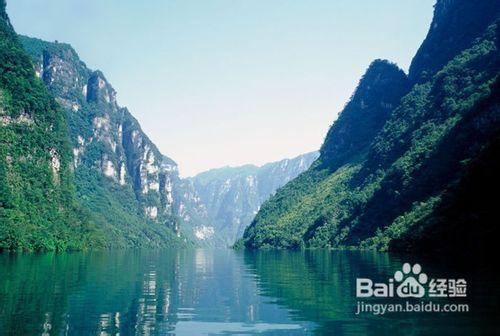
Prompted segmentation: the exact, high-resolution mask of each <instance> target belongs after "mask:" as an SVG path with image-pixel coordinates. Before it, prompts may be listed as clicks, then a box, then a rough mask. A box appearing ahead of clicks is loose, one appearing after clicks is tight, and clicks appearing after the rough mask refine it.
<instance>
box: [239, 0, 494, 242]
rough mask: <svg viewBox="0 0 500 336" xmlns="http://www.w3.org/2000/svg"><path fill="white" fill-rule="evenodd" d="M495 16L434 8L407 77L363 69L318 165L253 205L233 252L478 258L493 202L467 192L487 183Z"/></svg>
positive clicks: (471, 7) (468, 6)
mask: <svg viewBox="0 0 500 336" xmlns="http://www.w3.org/2000/svg"><path fill="white" fill-rule="evenodd" d="M499 8H500V6H498V3H497V2H495V1H474V2H473V1H465V0H439V1H438V2H437V4H436V10H435V17H434V19H433V22H432V25H431V28H430V30H429V33H428V36H427V37H426V39H425V41H424V43H423V44H422V46H421V47H420V49H419V51H418V52H417V55H416V56H415V59H414V60H413V62H412V66H411V69H410V75H409V79H408V80H405V79H403V77H404V76H401V75H390V73H394V74H395V73H398V71H396V70H395V69H392V70H391V69H390V68H389V67H390V65H389V64H386V65H385V66H384V68H383V69H378V67H375V63H374V64H372V65H371V66H370V68H369V69H368V70H367V73H366V74H365V76H364V77H363V78H362V80H361V81H360V83H359V85H358V88H357V89H356V92H355V93H354V95H353V97H352V98H351V100H350V102H349V103H348V104H347V105H346V107H345V108H344V110H343V111H342V113H341V114H340V115H339V118H338V120H337V121H336V122H335V123H334V124H333V126H332V127H331V129H330V131H329V132H328V135H327V137H326V139H325V143H324V145H323V147H322V149H321V156H320V158H319V159H318V161H317V162H316V163H315V164H314V165H313V166H312V167H311V169H309V170H308V171H307V172H305V173H304V174H301V175H300V176H299V177H298V178H297V179H295V180H294V181H292V182H291V183H288V184H287V185H285V186H284V187H283V188H281V189H280V190H279V191H278V192H277V194H276V195H275V196H274V197H272V198H271V199H270V200H269V201H268V202H266V203H265V204H264V205H263V206H262V208H261V210H260V211H259V213H258V214H257V216H256V217H255V220H254V221H253V222H252V225H251V226H250V227H249V228H248V229H247V230H246V231H245V235H244V238H243V240H242V241H241V242H240V244H244V245H245V246H246V247H248V248H261V247H279V248H298V247H303V246H309V247H346V246H354V247H362V248H378V249H388V248H392V249H408V250H410V249H411V250H418V249H423V248H424V247H428V248H429V250H438V249H440V248H442V246H440V243H439V242H441V243H442V242H443V241H445V240H447V239H448V238H449V237H453V240H452V241H450V242H449V244H447V249H448V250H454V251H457V250H460V249H461V248H466V247H472V246H475V247H478V246H479V247H482V248H485V247H486V246H487V242H488V241H490V240H491V238H488V237H492V236H495V235H497V234H498V229H497V228H496V227H495V226H494V225H492V224H493V223H492V222H488V221H487V220H486V218H488V217H490V216H493V214H494V213H495V211H496V208H497V207H498V205H499V204H498V197H497V196H492V195H491V194H490V193H487V192H486V193H480V192H479V190H478V189H477V187H476V186H475V184H477V185H482V186H483V187H484V188H485V190H489V191H492V186H495V185H498V176H496V175H494V174H492V173H491V169H492V168H493V167H496V166H498V162H497V160H496V159H494V157H495V155H494V153H496V152H497V151H498V145H497V144H498V137H499V134H500V112H499V109H498V75H499V70H500V62H499V57H498V35H499V28H498V18H499ZM374 71H381V72H380V73H377V72H375V73H374V74H373V73H372V74H370V73H371V72H374ZM399 73H400V72H399ZM384 77H385V78H387V79H388V80H387V81H379V82H378V84H379V85H381V86H380V87H379V88H378V89H374V87H375V85H377V81H376V80H375V79H376V78H384ZM398 83H399V84H398ZM387 96H389V97H390V98H389V99H388V98H387ZM367 101H368V102H370V103H369V104H366V103H365V102H367ZM387 103H389V104H387ZM366 105H367V106H366ZM366 111H369V112H370V114H369V115H367V114H366V113H365V112H366ZM367 117H368V120H367ZM366 128H369V129H366ZM479 171H482V172H484V175H483V176H482V177H481V174H480V173H478V172H479ZM485 176H489V177H490V178H491V180H490V181H489V183H487V182H486V181H484V177H485ZM466 190H468V191H470V192H471V194H473V195H474V197H475V199H474V200H472V199H471V198H470V196H467V192H466ZM467 200H469V201H471V202H470V203H469V204H467ZM466 204H467V206H466ZM454 213H455V214H454ZM456 214H460V216H459V218H461V220H460V221H458V222H457V221H456V220H457V218H458V217H456ZM476 225H477V230H478V232H474V234H466V231H467V230H466V229H465V227H467V226H468V228H469V229H468V230H469V231H471V230H472V231H474V229H471V228H472V227H473V226H474V227H476ZM453 232H455V233H458V232H461V234H463V236H461V237H458V236H457V235H456V234H453ZM464 233H465V234H464ZM447 235H449V237H448V236H447ZM447 237H448V238H447Z"/></svg>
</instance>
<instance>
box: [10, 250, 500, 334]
mask: <svg viewBox="0 0 500 336" xmlns="http://www.w3.org/2000/svg"><path fill="white" fill-rule="evenodd" d="M403 261H410V262H414V261H415V260H411V259H408V258H406V257H400V256H394V255H389V254H382V253H361V252H330V251H306V252H284V251H268V252H235V251H230V250H227V251H226V250H223V251H212V250H178V251H169V250H162V251H138V250H129V251H106V252H89V253H64V254H50V253H49V254H1V255H0V331H1V332H0V334H6V335H35V334H42V335H174V334H175V335H216V334H247V335H248V334H259V335H262V334H264V335H309V334H318V335H322V334H324V335H332V334H336V335H355V334H368V335H370V334H371V335H375V334H380V335H384V334H387V333H389V332H391V333H393V334H396V335H399V334H408V333H410V332H411V333H414V334H430V333H435V334H442V333H443V332H444V331H449V330H451V331H453V332H455V333H459V332H460V333H464V334H466V333H469V334H470V333H477V331H478V330H481V331H488V332H494V331H496V329H495V328H496V321H495V320H496V312H497V311H498V308H499V307H498V301H497V300H495V298H498V290H496V291H495V290H494V287H495V286H496V281H495V280H493V279H495V277H492V276H491V275H490V274H488V273H487V271H486V269H483V268H479V266H477V265H474V266H473V267H470V266H469V267H466V268H460V267H459V266H457V267H455V266H453V265H451V264H450V262H446V263H439V262H436V261H435V260H428V261H420V262H421V263H423V264H424V265H426V267H427V268H426V270H428V272H434V271H435V272H438V273H436V274H439V272H441V274H443V273H442V271H443V270H445V271H446V273H444V275H446V276H448V277H454V276H455V275H458V274H460V275H462V276H466V275H465V274H463V272H465V271H467V272H468V274H467V276H469V277H470V286H471V291H472V292H471V300H472V301H471V302H470V303H471V305H472V306H473V307H474V309H476V311H474V312H472V313H469V314H468V315H466V316H464V315H456V314H455V315H449V316H440V315H438V314H436V315H432V316H429V315H422V314H420V316H419V315H418V314H414V315H410V316H408V315H404V316H401V315H392V316H389V315H387V316H382V317H381V316H370V315H366V316H355V314H354V311H355V298H354V293H355V287H354V286H355V278H356V277H358V276H369V277H371V278H373V279H374V280H377V279H380V280H383V279H386V278H387V277H388V276H389V275H390V274H391V273H394V270H395V269H397V267H400V266H401V263H402V262H403ZM471 270H472V271H473V272H472V273H471ZM458 318H459V319H458Z"/></svg>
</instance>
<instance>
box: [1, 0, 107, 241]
mask: <svg viewBox="0 0 500 336" xmlns="http://www.w3.org/2000/svg"><path fill="white" fill-rule="evenodd" d="M5 6H6V4H5V0H0V250H4V249H27V250H41V249H44V250H65V249H82V248H88V247H93V246H102V243H103V237H102V235H101V234H100V232H99V231H98V229H97V228H96V226H95V225H93V224H92V223H91V220H90V216H89V214H88V213H87V212H86V211H84V209H82V208H81V207H80V206H79V205H78V204H77V199H76V196H75V190H74V185H73V173H72V170H71V166H72V162H71V160H72V159H71V157H72V155H71V146H70V143H69V138H68V134H67V126H66V125H67V119H66V115H65V113H64V112H63V111H62V110H61V109H60V107H59V106H58V104H57V103H56V102H55V100H54V99H53V98H52V97H51V95H50V94H49V92H48V91H47V90H46V88H45V87H44V85H43V83H42V81H41V80H40V79H38V78H37V77H36V75H35V71H34V69H33V66H32V63H31V61H30V58H29V56H28V55H27V54H26V53H25V52H24V50H23V46H22V45H21V43H20V42H19V39H18V37H17V35H16V33H15V32H14V30H13V28H12V26H11V24H10V21H9V18H8V16H7V14H6V12H5Z"/></svg>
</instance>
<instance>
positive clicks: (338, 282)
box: [244, 250, 500, 335]
mask: <svg viewBox="0 0 500 336" xmlns="http://www.w3.org/2000/svg"><path fill="white" fill-rule="evenodd" d="M244 259H245V264H246V265H247V268H248V270H249V272H252V273H255V274H256V275H257V276H258V284H259V288H260V289H261V291H262V295H265V296H268V297H269V298H272V299H273V300H274V301H275V302H276V304H278V305H280V306H284V307H287V308H288V309H290V310H291V312H292V316H293V317H294V318H297V319H301V320H304V319H305V320H310V321H314V322H315V323H316V324H317V328H316V329H315V330H314V333H315V334H317V335H387V334H391V335H447V334H449V335H457V334H460V335H471V334H498V333H499V332H500V323H499V321H498V318H497V314H498V312H499V311H500V309H499V308H500V300H499V298H500V295H499V292H500V291H499V288H498V287H497V286H498V284H499V282H498V275H497V274H496V273H497V272H496V271H495V270H494V269H492V268H491V266H492V265H491V264H488V263H486V262H482V261H481V260H468V261H464V260H455V259H453V258H441V257H439V256H438V257H434V258H430V257H425V258H416V257H414V256H408V255H398V254H388V253H378V252H362V251H326V250H316V251H297V252H289V251H246V252H244ZM405 262H410V263H411V264H414V263H420V264H421V265H422V268H423V270H424V272H426V273H427V274H428V276H429V277H430V278H446V279H459V278H465V279H466V280H467V282H468V294H467V297H466V298H446V299H436V298H434V299H433V300H432V302H439V303H441V304H446V303H459V304H462V303H464V304H468V305H469V312H467V313H435V312H430V313H425V312H423V313H408V312H406V313H391V314H384V315H374V314H372V313H361V314H356V311H357V302H358V300H357V299H356V278H358V277H359V278H370V279H372V280H373V281H374V282H385V283H387V281H388V279H389V278H391V277H393V276H394V272H395V271H396V270H398V269H401V267H402V264H403V263H405ZM362 301H363V302H365V303H400V302H401V299H399V298H398V299H380V298H374V299H372V298H370V299H363V300H362ZM403 301H405V300H403ZM428 301H429V299H427V301H426V302H428ZM412 302H413V301H412Z"/></svg>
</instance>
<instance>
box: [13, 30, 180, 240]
mask: <svg viewBox="0 0 500 336" xmlns="http://www.w3.org/2000/svg"><path fill="white" fill-rule="evenodd" d="M20 39H21V41H22V43H23V45H24V47H25V49H26V50H27V51H28V53H29V54H30V55H31V57H32V59H33V61H34V64H35V70H36V74H37V76H38V77H39V78H41V79H42V80H43V82H44V83H45V85H46V86H47V88H48V89H49V91H50V92H51V93H52V94H53V95H54V96H55V97H56V100H57V102H59V104H60V105H61V106H62V107H63V108H64V110H65V112H66V115H67V119H68V123H69V126H70V127H69V128H70V136H71V145H72V151H73V162H72V167H73V169H74V171H75V175H76V189H77V194H78V197H79V199H80V200H81V202H82V203H83V204H84V205H86V206H87V207H88V208H90V209H91V210H92V212H93V213H94V214H95V216H96V217H97V219H98V221H99V223H100V224H101V225H103V226H104V227H106V228H107V232H108V235H111V237H113V238H112V239H111V240H110V243H111V244H113V245H119V246H129V245H132V246H141V245H153V246H157V245H165V244H167V245H168V244H169V243H170V242H171V241H172V240H173V239H174V238H173V236H174V233H175V235H179V233H180V231H179V220H178V219H177V217H176V213H175V211H176V206H175V205H174V198H175V197H174V196H175V195H174V193H175V187H176V185H177V184H178V183H179V181H180V179H179V177H178V170H177V165H176V163H175V162H174V161H173V160H171V159H170V158H168V157H166V156H164V155H162V154H161V153H160V151H159V150H158V149H157V147H156V146H155V145H154V144H153V143H152V142H151V141H150V139H149V138H148V137H147V136H146V135H145V134H144V132H143V131H142V130H141V127H140V125H139V123H138V122H137V120H136V119H135V118H134V117H133V116H132V115H131V114H130V112H129V111H128V110H127V109H126V108H123V107H120V106H119V105H118V103H117V101H116V92H115V90H114V89H113V87H112V86H111V85H110V84H109V82H108V81H107V80H106V78H105V77H104V75H103V74H102V73H101V72H100V71H93V70H90V69H88V68H87V67H86V65H85V64H84V63H83V62H82V61H81V60H80V59H79V57H78V55H77V53H76V52H75V51H74V50H73V48H72V47H71V46H70V45H68V44H63V43H57V42H55V43H50V42H45V41H42V40H39V39H34V38H29V37H20Z"/></svg>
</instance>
